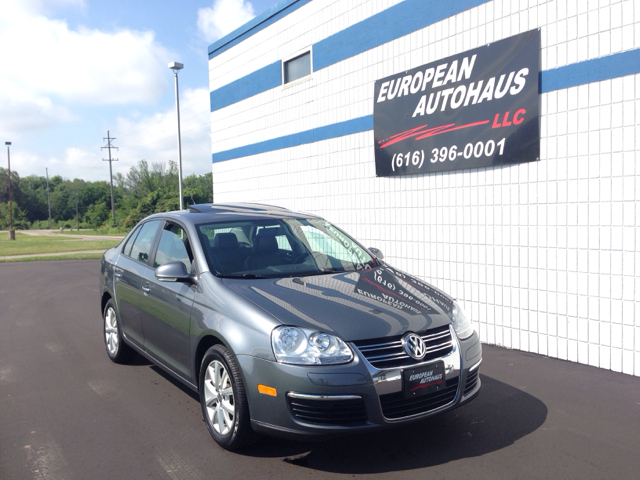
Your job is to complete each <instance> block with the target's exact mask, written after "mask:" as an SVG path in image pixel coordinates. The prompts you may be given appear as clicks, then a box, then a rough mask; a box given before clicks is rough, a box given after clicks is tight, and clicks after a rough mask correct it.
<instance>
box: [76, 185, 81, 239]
mask: <svg viewBox="0 0 640 480" xmlns="http://www.w3.org/2000/svg"><path fill="white" fill-rule="evenodd" d="M76 230H77V231H78V232H79V231H80V223H79V220H78V191H77V190H76Z"/></svg>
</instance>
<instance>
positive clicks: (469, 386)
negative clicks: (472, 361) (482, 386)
mask: <svg viewBox="0 0 640 480" xmlns="http://www.w3.org/2000/svg"><path fill="white" fill-rule="evenodd" d="M479 373H480V369H479V368H476V369H475V370H474V371H473V372H469V373H468V374H467V383H465V384H464V394H463V395H466V394H467V393H469V392H471V391H472V390H473V389H474V388H476V385H477V384H478V374H479Z"/></svg>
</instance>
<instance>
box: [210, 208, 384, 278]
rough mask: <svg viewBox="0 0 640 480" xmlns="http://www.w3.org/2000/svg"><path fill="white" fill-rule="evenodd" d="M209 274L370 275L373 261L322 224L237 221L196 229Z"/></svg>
mask: <svg viewBox="0 0 640 480" xmlns="http://www.w3.org/2000/svg"><path fill="white" fill-rule="evenodd" d="M198 234H199V237H200V241H201V242H202V246H203V250H204V251H205V254H206V256H207V261H208V262H209V268H210V269H211V271H212V272H213V273H214V274H216V275H218V276H221V277H238V278H273V277H291V276H303V275H320V274H323V273H335V272H351V271H355V270H366V269H369V268H372V267H373V266H374V263H373V262H374V261H373V258H372V257H371V256H370V255H369V254H368V253H367V252H366V250H364V249H363V248H362V247H361V246H360V245H358V244H357V243H356V242H355V240H353V239H352V238H351V237H349V236H348V235H346V234H345V233H343V232H342V231H341V230H339V229H338V228H337V227H335V226H333V225H331V224H330V223H328V222H326V221H324V220H321V219H306V218H295V219H291V218H287V219H270V218H269V219H257V220H239V221H236V222H224V223H208V224H201V225H198Z"/></svg>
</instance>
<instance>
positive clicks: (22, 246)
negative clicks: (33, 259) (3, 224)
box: [0, 232, 120, 258]
mask: <svg viewBox="0 0 640 480" xmlns="http://www.w3.org/2000/svg"><path fill="white" fill-rule="evenodd" d="M118 243H120V238H114V239H113V240H82V239H75V238H65V237H59V238H56V237H45V236H41V237H36V236H29V235H24V234H22V233H19V232H16V239H15V240H9V239H8V238H7V237H5V236H3V237H0V256H5V255H39V254H41V253H61V252H77V251H81V250H107V249H108V248H111V247H114V246H116V245H117V244H118ZM67 258H70V257H67Z"/></svg>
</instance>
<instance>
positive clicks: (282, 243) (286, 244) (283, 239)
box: [256, 226, 293, 252]
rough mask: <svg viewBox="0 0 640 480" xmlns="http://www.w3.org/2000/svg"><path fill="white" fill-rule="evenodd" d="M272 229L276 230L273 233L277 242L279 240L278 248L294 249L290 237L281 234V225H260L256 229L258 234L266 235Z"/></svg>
mask: <svg viewBox="0 0 640 480" xmlns="http://www.w3.org/2000/svg"><path fill="white" fill-rule="evenodd" d="M270 229H272V230H276V231H275V232H274V233H272V235H273V236H274V237H276V242H278V249H279V250H286V251H289V252H291V251H292V250H293V248H292V247H291V242H290V241H289V238H287V236H286V235H284V234H280V232H281V230H282V229H281V228H280V227H279V226H273V227H272V226H268V227H258V228H257V230H256V234H257V235H265V234H267V232H268V231H269V230H270ZM265 230H266V231H265ZM261 232H262V233H261ZM267 235H268V234H267Z"/></svg>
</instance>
